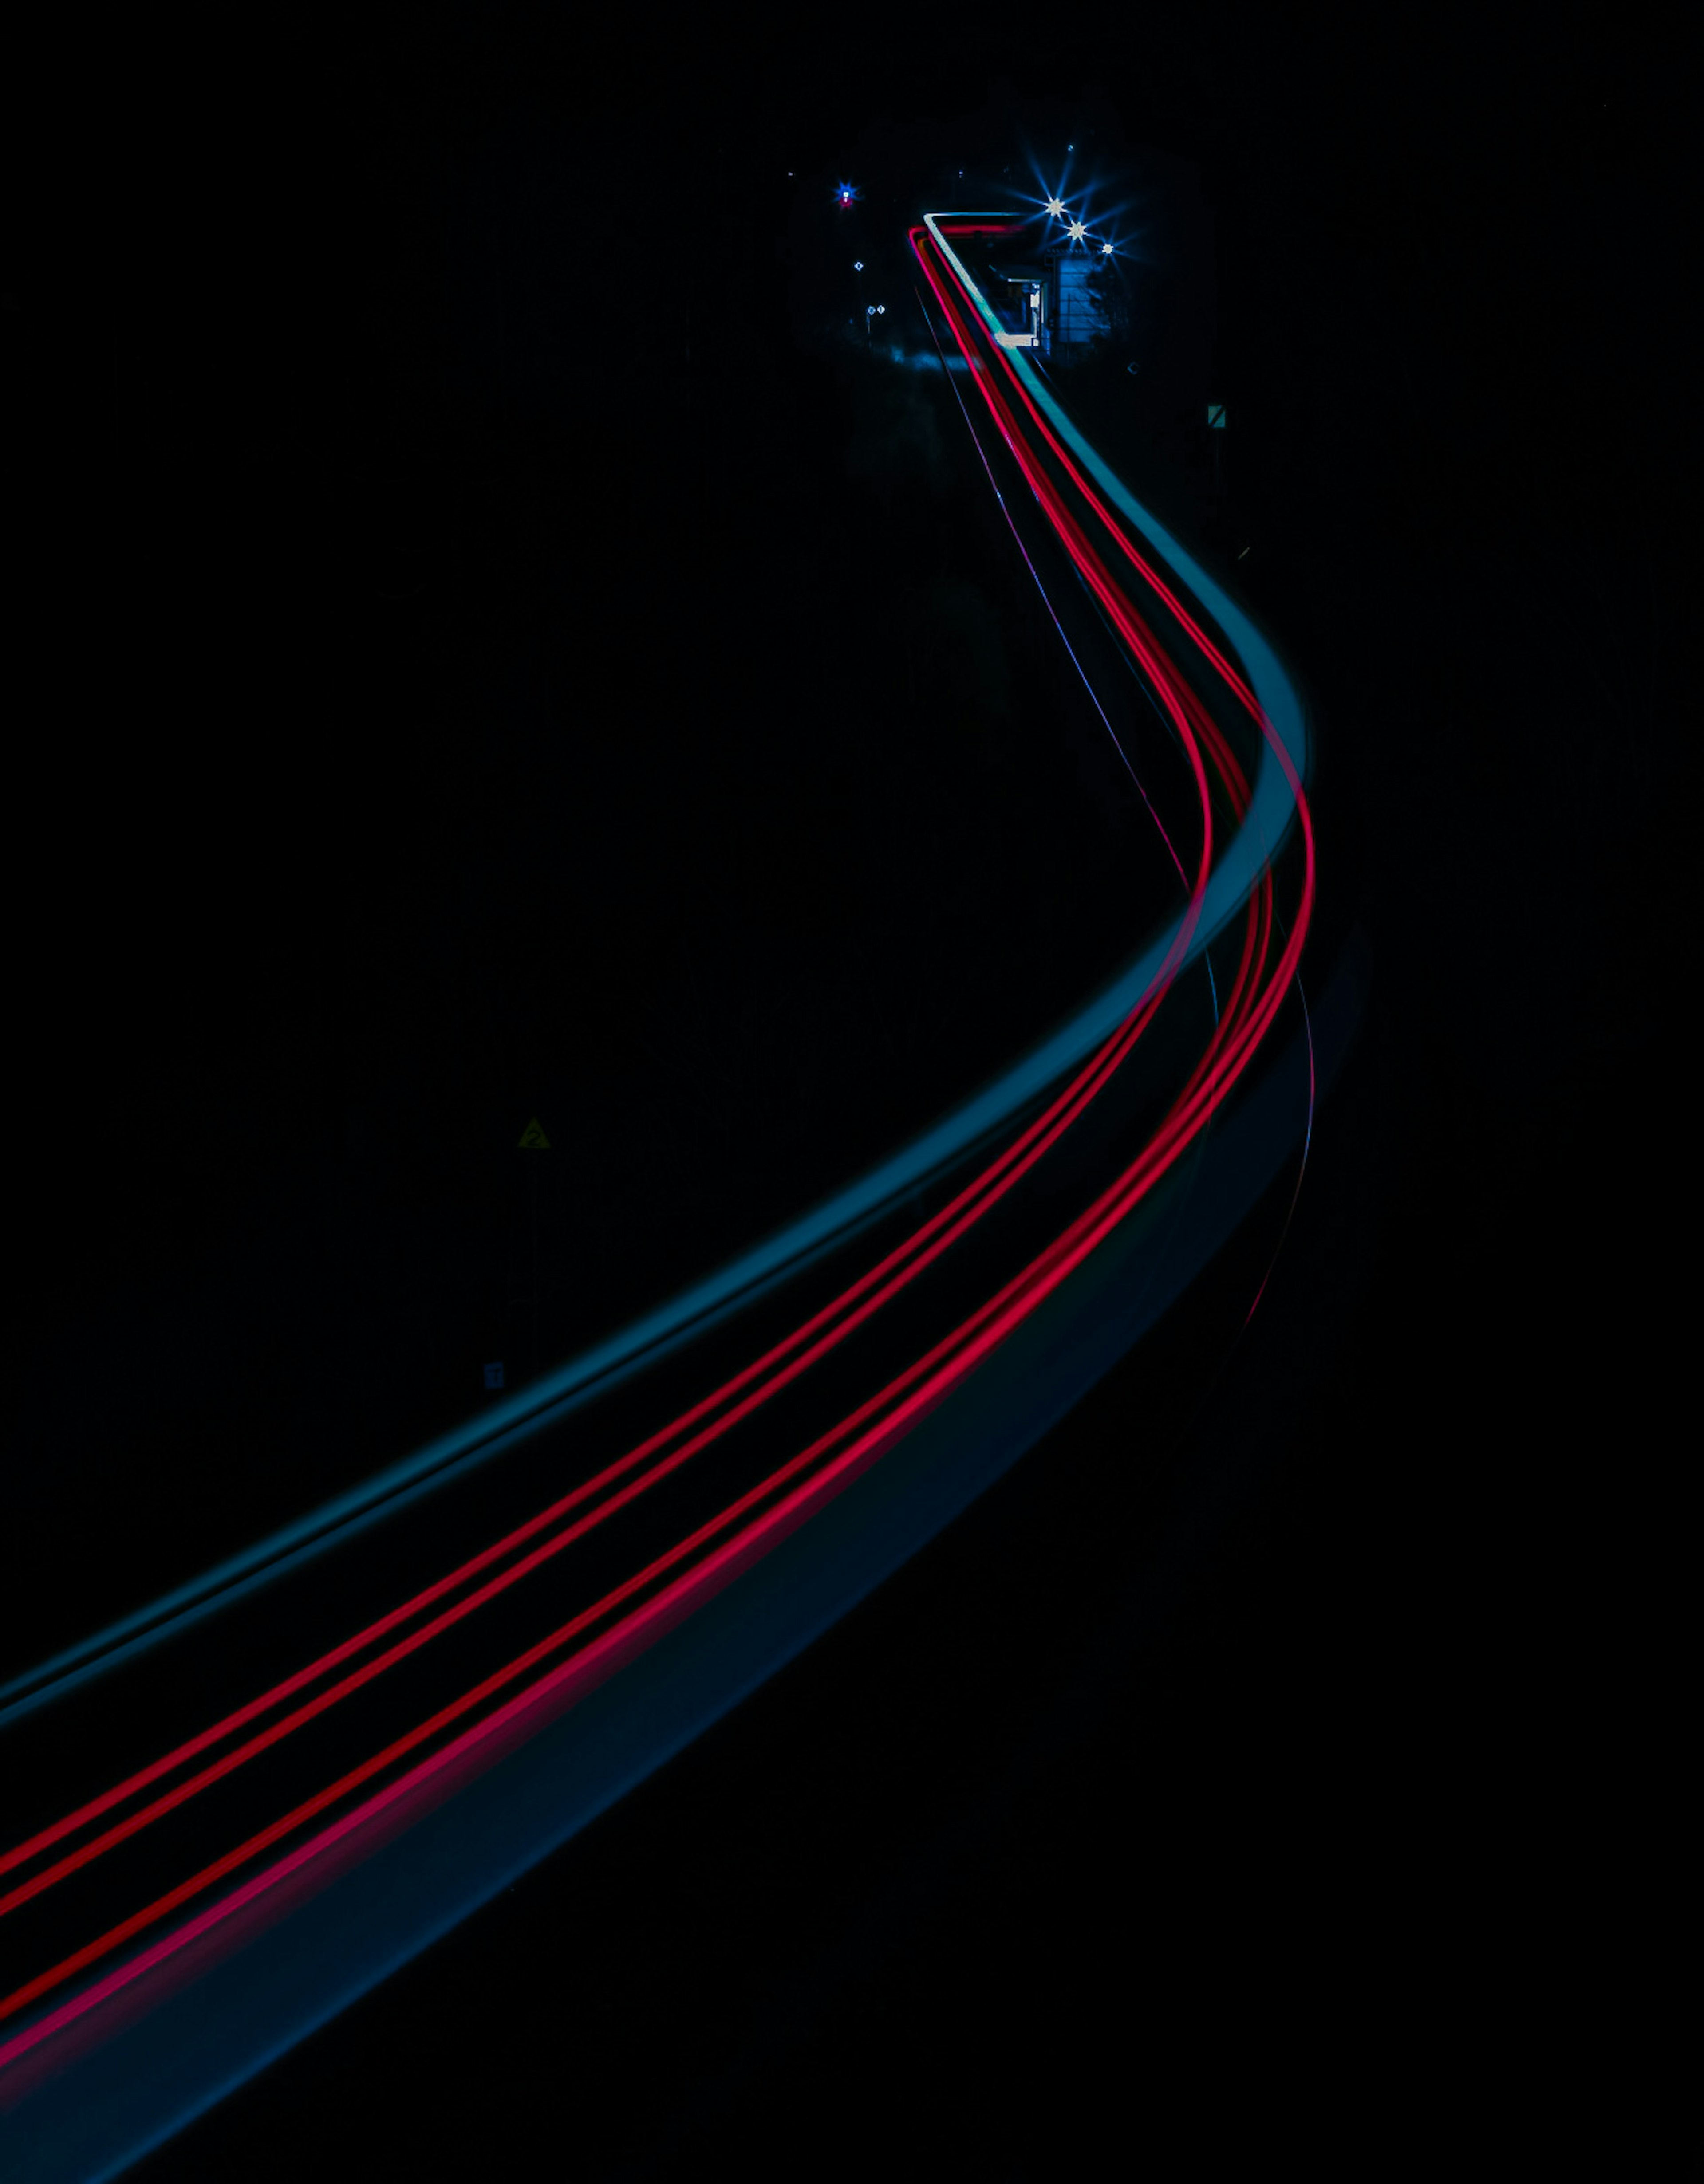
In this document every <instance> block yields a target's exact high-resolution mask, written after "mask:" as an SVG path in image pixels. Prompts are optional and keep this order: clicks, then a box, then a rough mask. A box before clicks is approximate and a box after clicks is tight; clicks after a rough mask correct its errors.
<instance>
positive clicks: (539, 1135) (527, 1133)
mask: <svg viewBox="0 0 1704 2184" xmlns="http://www.w3.org/2000/svg"><path fill="white" fill-rule="evenodd" d="M521 1151H522V1152H523V1153H547V1152H549V1151H550V1139H548V1138H547V1137H546V1136H545V1133H544V1131H543V1129H542V1128H541V1127H540V1126H539V1118H538V1117H537V1116H536V1115H534V1117H533V1119H532V1121H531V1122H530V1123H528V1125H527V1127H526V1128H525V1129H524V1130H522V1133H521Z"/></svg>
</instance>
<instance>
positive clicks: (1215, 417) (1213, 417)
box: [1207, 402, 1225, 432]
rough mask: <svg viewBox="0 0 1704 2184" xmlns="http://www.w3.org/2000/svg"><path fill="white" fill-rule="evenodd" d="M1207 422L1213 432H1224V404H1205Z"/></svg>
mask: <svg viewBox="0 0 1704 2184" xmlns="http://www.w3.org/2000/svg"><path fill="white" fill-rule="evenodd" d="M1207 421H1208V423H1209V424H1210V426H1212V427H1213V429H1214V431H1215V432H1223V431H1224V429H1225V404H1223V403H1222V402H1210V403H1209V404H1207Z"/></svg>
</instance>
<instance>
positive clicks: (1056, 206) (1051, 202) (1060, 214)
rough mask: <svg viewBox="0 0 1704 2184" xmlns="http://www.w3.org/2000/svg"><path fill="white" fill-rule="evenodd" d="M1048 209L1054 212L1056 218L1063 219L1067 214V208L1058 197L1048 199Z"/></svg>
mask: <svg viewBox="0 0 1704 2184" xmlns="http://www.w3.org/2000/svg"><path fill="white" fill-rule="evenodd" d="M1048 211H1049V212H1050V213H1052V214H1053V218H1054V219H1055V220H1063V219H1064V216H1065V209H1064V206H1063V205H1062V204H1061V203H1059V199H1058V198H1048Z"/></svg>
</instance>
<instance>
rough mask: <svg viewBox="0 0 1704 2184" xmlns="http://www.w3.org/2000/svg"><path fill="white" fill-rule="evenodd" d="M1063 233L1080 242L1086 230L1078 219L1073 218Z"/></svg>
mask: <svg viewBox="0 0 1704 2184" xmlns="http://www.w3.org/2000/svg"><path fill="white" fill-rule="evenodd" d="M1065 233H1066V234H1067V235H1069V236H1070V238H1071V241H1072V242H1081V241H1082V239H1083V237H1085V236H1086V235H1087V233H1088V230H1087V228H1086V227H1085V226H1083V224H1082V222H1081V220H1073V221H1072V222H1071V224H1070V226H1069V227H1068V228H1067V229H1066V230H1065Z"/></svg>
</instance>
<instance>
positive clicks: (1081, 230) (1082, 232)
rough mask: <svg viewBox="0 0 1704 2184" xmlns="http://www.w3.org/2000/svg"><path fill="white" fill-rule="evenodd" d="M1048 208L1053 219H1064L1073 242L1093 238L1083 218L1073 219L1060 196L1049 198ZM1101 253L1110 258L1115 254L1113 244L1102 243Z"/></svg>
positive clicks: (1067, 232)
mask: <svg viewBox="0 0 1704 2184" xmlns="http://www.w3.org/2000/svg"><path fill="white" fill-rule="evenodd" d="M1048 212H1049V213H1050V214H1051V215H1052V216H1053V219H1055V220H1064V223H1065V233H1066V234H1067V235H1068V236H1069V237H1070V239H1071V241H1072V242H1088V241H1090V240H1091V237H1090V235H1089V231H1088V229H1087V227H1086V226H1084V225H1083V223H1082V221H1081V220H1073V219H1072V218H1071V216H1070V213H1069V212H1067V211H1066V209H1065V207H1064V203H1063V202H1062V200H1061V199H1059V198H1048ZM1100 254H1101V256H1102V257H1103V258H1110V257H1111V256H1112V254H1113V249H1112V245H1111V244H1110V243H1109V242H1103V243H1102V245H1101V247H1100Z"/></svg>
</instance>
